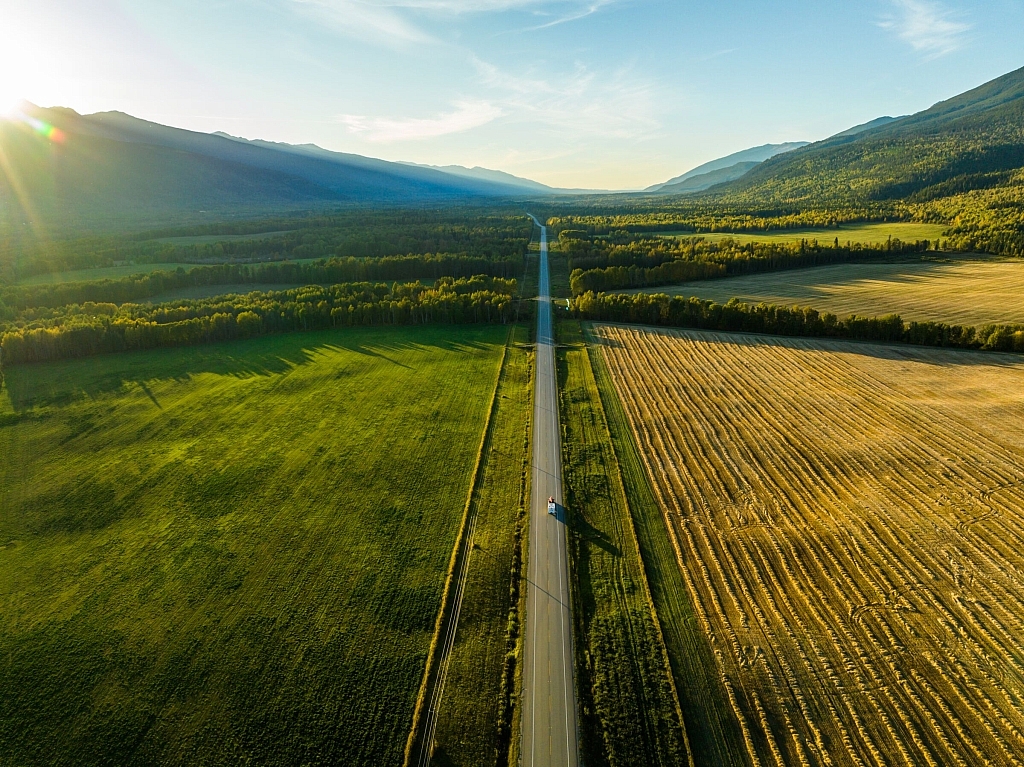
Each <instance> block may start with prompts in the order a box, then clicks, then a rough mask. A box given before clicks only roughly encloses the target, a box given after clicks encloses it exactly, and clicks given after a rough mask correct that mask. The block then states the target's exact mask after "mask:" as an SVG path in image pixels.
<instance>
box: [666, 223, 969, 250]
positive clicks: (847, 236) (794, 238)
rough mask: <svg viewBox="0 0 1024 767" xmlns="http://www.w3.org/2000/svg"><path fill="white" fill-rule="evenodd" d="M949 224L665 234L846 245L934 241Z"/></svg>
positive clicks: (893, 224) (747, 240) (719, 239)
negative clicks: (836, 240)
mask: <svg viewBox="0 0 1024 767" xmlns="http://www.w3.org/2000/svg"><path fill="white" fill-rule="evenodd" d="M948 228H949V227H948V226H946V225H945V224H908V223H900V222H897V223H892V224H847V225H845V226H841V227H838V228H829V229H826V228H822V229H776V230H773V231H769V232H743V233H736V234H733V233H729V232H711V233H701V234H694V233H693V232H668V233H666V234H664V235H662V236H664V237H703V238H705V239H706V240H709V241H711V242H720V241H722V240H726V239H731V240H736V241H738V242H741V243H748V242H800V241H801V240H807V241H811V240H817V241H818V242H833V241H834V240H835V238H836V237H838V238H839V242H840V243H841V244H843V245H845V244H846V243H847V242H863V243H880V242H885V241H886V240H888V239H889V238H890V237H892V238H893V239H899V240H903V241H904V242H916V241H917V240H929V241H932V242H934V241H935V240H937V239H939V238H940V237H941V236H942V233H943V232H944V231H945V230H946V229H948Z"/></svg>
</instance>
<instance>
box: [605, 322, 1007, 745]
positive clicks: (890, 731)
mask: <svg viewBox="0 0 1024 767" xmlns="http://www.w3.org/2000/svg"><path fill="white" fill-rule="evenodd" d="M593 335H594V338H595V339H596V341H597V342H598V343H600V344H601V346H602V349H603V354H604V357H605V359H606V361H607V364H608V368H609V371H610V373H611V376H612V379H613V381H614V383H615V386H616V389H617V391H618V392H619V395H620V397H621V398H622V401H623V404H624V407H625V410H626V413H627V416H628V419H629V421H630V424H631V427H632V431H633V434H634V437H635V439H636V441H637V444H638V446H639V448H640V451H641V454H642V456H643V460H644V462H645V464H646V467H647V470H648V473H649V475H650V477H651V478H652V480H653V481H652V485H653V488H654V492H655V495H656V496H657V498H658V502H659V505H660V506H661V508H662V511H663V513H664V516H665V519H666V520H667V527H668V531H669V537H670V539H671V541H672V543H673V545H674V546H675V548H676V553H677V557H678V562H679V565H680V570H681V572H682V574H683V580H684V581H685V583H686V589H687V591H688V592H689V596H690V599H691V601H692V603H693V605H694V607H695V611H696V613H697V620H698V622H699V623H700V625H701V626H702V628H703V630H704V631H705V632H706V633H707V635H708V636H709V637H710V640H711V643H712V647H713V648H714V655H715V657H716V660H717V664H718V671H719V673H720V675H721V679H722V681H723V683H724V686H725V688H726V691H727V695H728V697H729V700H730V703H731V706H732V709H733V712H734V714H735V716H736V719H737V720H738V722H739V724H740V727H739V731H740V733H741V737H742V741H743V745H744V751H745V754H746V759H747V762H748V763H749V764H755V765H773V764H774V765H789V764H799V765H812V764H828V765H874V764H877V765H892V764H906V765H974V764H995V765H1004V764H1020V763H1021V761H1022V759H1024V756H1022V755H1024V652H1022V651H1021V641H1020V639H1021V637H1022V636H1024V431H1022V430H1021V429H1020V424H1021V422H1022V419H1024V360H1022V359H1021V358H1019V357H1011V356H1002V355H999V356H995V355H980V354H976V353H970V352H950V351H939V350H920V349H904V348H895V347H885V346H872V345H866V344H850V343H846V344H844V343H839V342H832V343H828V342H817V341H793V340H783V339H772V338H768V337H753V336H742V335H725V334H713V333H699V332H686V331H664V330H650V329H640V328H634V327H621V326H598V327H596V328H595V329H594V334H593ZM666 619H667V618H666V615H665V614H662V620H663V621H664V620H666ZM671 650H672V647H671V644H670V652H671ZM673 665H674V666H675V665H676V664H675V663H673ZM686 713H687V712H686V711H684V716H685V715H686Z"/></svg>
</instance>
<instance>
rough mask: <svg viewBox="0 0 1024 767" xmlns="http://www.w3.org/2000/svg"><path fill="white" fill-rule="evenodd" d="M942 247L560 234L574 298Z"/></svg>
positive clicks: (905, 254)
mask: <svg viewBox="0 0 1024 767" xmlns="http://www.w3.org/2000/svg"><path fill="white" fill-rule="evenodd" d="M938 245H939V243H931V242H929V241H927V240H923V241H918V242H912V243H904V242H900V241H899V240H896V239H890V240H889V241H888V242H886V243H885V244H880V245H870V244H864V243H859V242H858V243H851V242H847V243H846V244H845V245H841V244H840V242H839V237H838V236H837V237H836V238H835V239H834V241H833V242H832V243H830V244H822V243H819V242H818V241H817V240H812V241H810V242H807V241H800V242H798V243H784V242H748V243H744V244H741V243H739V242H736V241H735V240H730V239H725V240H721V241H719V242H709V241H707V240H705V239H703V238H701V237H693V238H683V239H678V240H670V239H666V238H649V237H643V236H636V237H632V236H629V235H625V234H619V235H616V236H609V237H603V238H597V237H591V236H588V235H586V234H584V233H583V232H580V231H578V230H563V231H562V232H561V233H560V234H559V246H560V248H561V250H562V252H563V253H565V254H566V255H567V258H568V261H569V269H570V270H571V275H570V286H571V289H572V293H573V295H580V294H582V293H585V292H587V291H588V290H593V291H603V290H619V289H623V288H644V287H654V286H658V285H670V284H672V283H674V282H685V281H689V280H704V279H713V278H715V277H732V276H736V275H741V274H751V273H755V272H768V271H779V270H783V269H799V268H804V267H811V266H825V265H828V264H840V263H847V262H850V261H872V260H883V259H885V260H889V259H898V258H904V257H908V256H918V257H919V256H920V255H921V254H923V253H926V252H927V251H928V250H929V249H931V248H933V247H938Z"/></svg>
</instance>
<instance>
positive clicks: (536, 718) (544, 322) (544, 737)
mask: <svg viewBox="0 0 1024 767" xmlns="http://www.w3.org/2000/svg"><path fill="white" fill-rule="evenodd" d="M534 221H535V222H536V221H537V219H534ZM537 223H538V225H539V222H537ZM538 294H539V295H538V302H537V383H536V386H537V389H536V396H535V401H534V409H533V487H532V489H531V491H530V495H531V496H532V498H533V500H532V503H531V512H530V515H531V516H530V552H529V557H530V560H529V561H530V566H529V572H528V574H527V577H528V581H529V586H528V589H529V591H528V593H527V605H526V647H525V651H524V657H523V663H524V664H525V665H524V668H523V701H524V702H523V749H522V764H523V767H577V765H578V764H579V758H578V755H577V743H578V738H579V727H578V723H577V719H576V689H575V684H574V679H573V662H572V616H571V615H570V612H569V571H568V561H567V552H566V540H565V515H564V513H563V511H564V510H563V509H562V452H561V429H560V428H559V425H558V388H557V383H556V380H555V350H554V339H553V338H552V327H551V299H550V295H549V294H550V289H549V285H548V236H547V229H546V228H545V227H541V239H540V282H539V286H538ZM548 496H554V497H555V501H556V502H557V503H558V508H559V513H558V516H557V517H555V516H551V515H550V514H548V511H547V501H548Z"/></svg>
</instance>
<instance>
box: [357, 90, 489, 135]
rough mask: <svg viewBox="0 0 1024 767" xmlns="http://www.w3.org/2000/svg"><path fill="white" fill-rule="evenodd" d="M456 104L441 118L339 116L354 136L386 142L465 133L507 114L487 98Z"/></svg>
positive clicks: (439, 116)
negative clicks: (487, 100)
mask: <svg viewBox="0 0 1024 767" xmlns="http://www.w3.org/2000/svg"><path fill="white" fill-rule="evenodd" d="M455 107H456V108H455V111H453V112H448V113H446V114H442V115H438V116H437V117H367V116H366V115H339V116H338V118H337V119H338V122H340V123H342V124H344V125H345V126H347V127H348V130H349V132H350V133H352V134H353V135H355V136H359V137H360V138H362V139H365V140H366V141H371V142H374V143H380V144H385V143H394V142H398V141H420V140H422V139H430V138H437V137H438V136H447V135H448V134H450V133H462V132H464V131H468V130H472V129H473V128H479V127H480V126H481V125H486V124H487V123H489V122H492V121H493V120H496V119H498V118H499V117H501V116H502V115H503V114H504V112H503V111H502V109H501V108H500V107H497V106H495V105H494V104H491V103H489V102H486V101H463V102H458V103H456V104H455Z"/></svg>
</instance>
